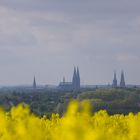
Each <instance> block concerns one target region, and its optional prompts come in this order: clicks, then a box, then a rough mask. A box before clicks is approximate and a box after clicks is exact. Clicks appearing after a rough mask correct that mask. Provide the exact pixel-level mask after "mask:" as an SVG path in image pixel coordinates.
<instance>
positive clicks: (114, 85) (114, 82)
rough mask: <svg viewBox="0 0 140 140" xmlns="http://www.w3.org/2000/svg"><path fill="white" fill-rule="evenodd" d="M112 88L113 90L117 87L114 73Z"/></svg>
mask: <svg viewBox="0 0 140 140" xmlns="http://www.w3.org/2000/svg"><path fill="white" fill-rule="evenodd" d="M112 87H113V88H116V87H117V76H116V72H114V79H113V83H112Z"/></svg>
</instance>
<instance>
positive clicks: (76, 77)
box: [72, 67, 80, 91]
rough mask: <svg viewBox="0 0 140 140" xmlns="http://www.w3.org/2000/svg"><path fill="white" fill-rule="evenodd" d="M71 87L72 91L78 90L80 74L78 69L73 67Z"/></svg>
mask: <svg viewBox="0 0 140 140" xmlns="http://www.w3.org/2000/svg"><path fill="white" fill-rule="evenodd" d="M72 85H73V90H74V91H79V90H80V73H79V68H78V67H77V69H76V67H74V72H73V78H72Z"/></svg>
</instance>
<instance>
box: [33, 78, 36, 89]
mask: <svg viewBox="0 0 140 140" xmlns="http://www.w3.org/2000/svg"><path fill="white" fill-rule="evenodd" d="M33 88H36V79H35V76H34V80H33Z"/></svg>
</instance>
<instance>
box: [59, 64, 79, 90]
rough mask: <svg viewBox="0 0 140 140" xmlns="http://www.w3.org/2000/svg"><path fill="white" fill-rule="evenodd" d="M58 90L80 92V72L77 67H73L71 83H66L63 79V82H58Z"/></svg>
mask: <svg viewBox="0 0 140 140" xmlns="http://www.w3.org/2000/svg"><path fill="white" fill-rule="evenodd" d="M58 89H60V90H62V91H80V72H79V68H78V67H77V68H76V67H74V72H73V77H72V82H66V81H65V78H63V82H60V84H59V86H58Z"/></svg>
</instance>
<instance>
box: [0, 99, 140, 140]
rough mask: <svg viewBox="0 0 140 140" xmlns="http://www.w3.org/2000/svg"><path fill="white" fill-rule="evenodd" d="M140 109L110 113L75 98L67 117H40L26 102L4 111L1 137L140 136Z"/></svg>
mask: <svg viewBox="0 0 140 140" xmlns="http://www.w3.org/2000/svg"><path fill="white" fill-rule="evenodd" d="M139 130H140V113H138V114H135V115H134V114H132V113H130V114H129V115H126V116H124V115H119V114H117V115H113V116H109V115H108V114H107V112H106V111H103V110H102V111H99V112H97V113H93V114H92V113H91V112H90V105H89V103H88V102H86V101H84V102H81V103H78V102H76V101H73V102H72V103H70V105H69V108H68V110H67V112H66V113H65V115H64V116H63V117H59V115H58V114H52V117H51V118H47V117H46V116H43V117H38V116H35V115H34V114H32V113H31V112H30V109H29V108H28V107H27V106H26V105H18V106H16V107H13V108H12V109H11V111H10V112H4V111H3V110H1V111H0V140H139V139H140V133H139Z"/></svg>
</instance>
